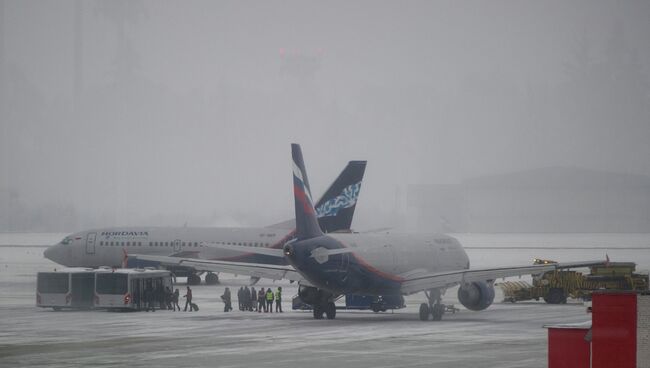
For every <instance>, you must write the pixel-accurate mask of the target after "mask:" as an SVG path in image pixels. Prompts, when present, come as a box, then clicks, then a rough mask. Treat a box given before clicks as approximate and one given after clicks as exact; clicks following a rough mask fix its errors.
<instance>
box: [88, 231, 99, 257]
mask: <svg viewBox="0 0 650 368" xmlns="http://www.w3.org/2000/svg"><path fill="white" fill-rule="evenodd" d="M96 237H97V233H89V234H88V237H87V238H86V254H95V238H96Z"/></svg>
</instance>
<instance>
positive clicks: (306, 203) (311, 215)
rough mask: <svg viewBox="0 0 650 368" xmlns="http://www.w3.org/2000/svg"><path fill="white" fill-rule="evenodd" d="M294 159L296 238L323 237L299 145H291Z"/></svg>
mask: <svg viewBox="0 0 650 368" xmlns="http://www.w3.org/2000/svg"><path fill="white" fill-rule="evenodd" d="M291 157H292V159H293V197H294V201H295V208H296V236H297V238H298V239H299V240H303V239H310V238H315V237H317V236H321V235H323V232H322V231H321V229H320V226H319V225H318V219H317V218H316V210H314V205H313V202H312V199H311V190H310V189H309V179H307V171H306V170H305V163H304V162H303V159H302V150H301V149H300V145H299V144H295V143H294V144H291Z"/></svg>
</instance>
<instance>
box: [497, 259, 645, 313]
mask: <svg viewBox="0 0 650 368" xmlns="http://www.w3.org/2000/svg"><path fill="white" fill-rule="evenodd" d="M533 263H534V264H549V263H557V262H555V261H551V260H544V259H535V260H533ZM635 271H636V264H635V263H634V262H603V263H602V264H598V265H594V266H591V267H589V273H588V274H583V273H581V272H578V271H574V270H569V269H563V270H554V271H548V272H544V273H542V274H537V275H533V284H532V285H531V284H530V283H528V282H526V281H505V282H501V283H498V284H496V285H497V286H499V287H500V288H501V290H502V291H503V296H504V299H503V301H504V302H512V303H515V302H518V301H524V300H532V299H534V300H539V299H540V298H541V299H543V300H544V301H545V302H546V303H548V304H564V303H566V301H567V298H568V297H571V298H574V299H582V300H591V294H592V293H593V292H594V291H597V290H631V291H647V290H648V284H649V283H648V275H647V274H641V273H636V272H635Z"/></svg>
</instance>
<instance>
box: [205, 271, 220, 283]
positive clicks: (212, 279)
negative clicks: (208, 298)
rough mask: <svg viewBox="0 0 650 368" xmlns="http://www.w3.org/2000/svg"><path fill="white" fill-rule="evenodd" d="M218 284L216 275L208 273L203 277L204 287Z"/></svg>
mask: <svg viewBox="0 0 650 368" xmlns="http://www.w3.org/2000/svg"><path fill="white" fill-rule="evenodd" d="M218 283H219V276H217V274H216V273H212V272H208V274H207V275H205V284H206V285H216V284H218Z"/></svg>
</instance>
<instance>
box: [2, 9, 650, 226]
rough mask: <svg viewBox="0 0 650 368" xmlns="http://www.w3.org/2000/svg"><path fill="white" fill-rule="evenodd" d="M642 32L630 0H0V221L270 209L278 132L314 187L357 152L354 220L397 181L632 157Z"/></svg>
mask: <svg viewBox="0 0 650 368" xmlns="http://www.w3.org/2000/svg"><path fill="white" fill-rule="evenodd" d="M649 36H650V2H647V1H592V0H588V1H543V2H542V1H489V2H487V1H476V2H468V1H464V2H458V1H352V2H350V1H327V2H309V1H295V2H291V1H259V2H252V1H219V2H215V1H177V2H172V1H164V2H163V1H122V0H112V1H74V0H71V1H56V2H54V1H21V0H0V123H1V131H0V133H1V138H2V141H1V143H2V150H1V151H0V152H1V154H2V159H1V160H0V165H1V167H0V175H2V179H1V180H0V206H1V207H2V208H3V211H0V216H1V217H0V231H1V230H17V229H18V230H33V231H37V230H44V229H47V230H52V229H53V228H56V229H59V230H62V231H73V230H79V229H83V228H87V227H89V226H112V225H183V224H184V223H188V224H189V225H202V226H206V225H208V226H209V225H267V224H270V223H274V222H279V221H282V220H285V219H288V218H291V217H292V216H293V199H292V189H291V188H292V187H291V169H290V167H291V165H290V148H289V144H290V143H291V142H297V143H301V144H302V146H303V153H304V155H305V161H306V166H307V171H308V173H309V178H310V182H311V184H312V192H313V194H314V196H315V197H318V196H319V195H320V194H321V193H322V192H323V191H324V190H325V188H326V187H327V186H328V185H329V184H330V182H331V181H332V180H334V178H335V177H336V175H338V172H339V171H340V170H341V169H342V168H343V167H344V165H345V163H346V162H347V161H348V160H353V159H357V160H358V159H366V160H368V167H367V170H366V177H365V180H364V184H363V186H362V189H361V196H360V202H359V205H358V206H357V213H356V217H355V222H354V224H355V227H362V228H371V227H373V226H377V227H379V226H385V225H387V224H388V223H389V222H390V221H391V219H393V218H394V216H395V214H396V213H399V212H400V211H403V202H404V200H403V198H404V196H405V191H406V187H407V185H408V184H420V183H457V182H459V181H461V180H464V179H466V178H470V177H475V176H480V175H487V174H495V173H506V172H511V171H518V170H525V169H533V168H542V167H549V166H564V167H582V168H588V169H595V170H606V171H615V172H621V173H632V174H642V175H650V160H649V158H650V144H649V142H650V77H649V73H650V68H649V61H650V37H649ZM19 217H20V218H21V219H22V220H21V221H19V220H18V218H19ZM18 222H20V223H21V224H23V225H20V226H19V224H17V223H18ZM25 223H27V224H29V225H28V226H24V224H25Z"/></svg>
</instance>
